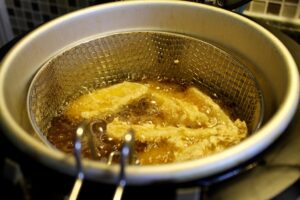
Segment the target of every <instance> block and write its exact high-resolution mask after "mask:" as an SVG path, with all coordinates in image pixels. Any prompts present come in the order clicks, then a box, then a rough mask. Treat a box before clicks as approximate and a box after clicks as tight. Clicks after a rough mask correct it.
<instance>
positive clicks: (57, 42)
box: [0, 1, 299, 184]
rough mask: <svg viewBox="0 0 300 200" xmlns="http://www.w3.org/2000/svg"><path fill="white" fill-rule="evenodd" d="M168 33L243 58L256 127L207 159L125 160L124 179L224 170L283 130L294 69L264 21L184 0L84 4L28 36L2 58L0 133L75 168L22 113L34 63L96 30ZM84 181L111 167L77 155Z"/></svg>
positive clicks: (292, 98) (109, 176)
mask: <svg viewBox="0 0 300 200" xmlns="http://www.w3.org/2000/svg"><path fill="white" fill-rule="evenodd" d="M130 31H159V32H170V33H176V34H181V35H186V36H189V37H193V38H198V39H201V40H204V41H207V42H209V43H211V44H214V45H216V46H218V47H220V48H222V49H224V50H225V51H227V52H229V53H230V54H232V55H235V56H236V57H238V58H239V59H240V60H241V61H242V62H245V63H248V65H247V66H248V67H249V70H250V71H251V72H252V73H253V75H254V76H255V77H256V79H257V82H258V85H259V86H260V89H261V92H262V95H263V97H264V119H263V122H262V125H261V128H260V129H259V130H257V131H256V132H255V133H254V134H252V135H251V136H250V137H249V138H247V139H246V140H244V141H243V142H241V143H240V144H238V145H236V146H234V147H231V148H229V149H227V150H225V151H223V152H221V153H217V154H215V155H212V156H208V157H207V158H203V159H198V160H193V161H187V162H182V163H173V164H166V165H157V166H129V167H128V168H127V169H126V178H127V182H128V183H129V184H148V183H152V182H159V181H173V182H184V181H189V180H194V179H199V178H204V177H207V176H211V175H213V174H216V173H219V172H222V171H225V170H227V169H229V168H232V167H234V166H236V165H238V164H240V163H243V162H245V161H247V160H248V159H250V158H252V157H254V156H255V155H257V154H258V153H260V152H261V151H262V150H264V149H265V148H266V147H268V146H269V145H270V144H272V142H273V141H274V140H275V139H276V138H277V137H278V136H279V135H280V134H281V133H282V132H283V130H284V129H285V128H286V127H287V125H288V123H289V122H290V120H291V118H292V117H293V115H294V112H295V110H296V108H297V106H298V99H299V73H298V71H297V66H296V64H295V62H294V60H293V58H292V56H291V55H290V53H289V52H288V50H287V49H286V48H285V46H284V45H283V44H282V43H281V42H280V41H279V40H278V39H277V38H276V37H275V36H274V35H272V34H271V33H270V32H268V31H267V30H265V29H264V28H263V27H261V26H259V25H258V24H256V23H254V22H252V21H251V20H249V19H246V18H244V17H243V16H240V15H238V14H235V13H232V12H229V11H225V10H222V9H219V8H215V7H211V6H206V5H201V4H196V3H190V2H167V1H166V2H164V1H162V2H161V1H160V2H154V1H153V2H152V1H151V2H150V1H147V2H125V3H124V2H123V3H112V4H105V5H99V6H94V7H90V8H86V9H83V10H80V11H76V12H74V13H70V14H67V15H65V16H62V17H60V18H57V19H55V20H53V21H51V22H49V23H47V24H45V25H43V26H41V27H39V28H38V29H36V30H35V31H33V32H32V33H30V34H28V35H27V36H26V37H25V38H24V39H22V40H21V41H20V42H19V43H18V44H17V45H15V47H14V48H13V49H12V50H11V51H10V52H9V53H8V54H7V56H6V57H5V58H4V60H3V62H2V66H1V73H0V98H1V101H0V108H1V123H2V126H3V129H4V132H5V134H6V135H7V136H8V137H9V138H10V139H11V140H12V141H13V142H14V143H15V144H16V146H18V147H19V148H20V149H21V150H23V151H26V152H27V153H28V154H30V155H32V156H33V157H35V158H36V159H37V160H39V161H41V162H43V163H45V164H47V165H49V166H51V167H53V168H55V169H57V170H60V171H63V172H65V173H69V174H75V172H76V170H75V161H74V158H73V156H72V155H67V154H64V153H63V152H60V151H56V150H53V149H51V148H49V147H47V146H46V145H45V144H44V143H42V142H41V141H39V138H38V137H36V134H35V132H34V130H33V129H32V126H31V124H30V122H29V119H28V115H27V112H26V96H27V92H28V88H29V85H30V82H31V80H32V78H33V76H34V75H35V73H36V72H37V71H38V69H39V68H40V67H41V66H42V65H43V64H44V63H46V62H47V61H48V60H50V59H51V58H52V57H53V56H55V55H57V54H59V53H60V52H63V51H65V50H66V49H70V48H72V47H74V46H76V45H78V44H81V43H83V42H87V41H90V40H92V39H95V38H97V37H101V36H103V35H111V34H116V33H120V32H130ZM83 166H84V172H85V175H86V177H87V178H88V179H91V180H96V181H100V182H107V183H115V181H116V180H117V178H118V171H119V166H118V165H112V166H107V165H106V164H105V163H100V162H97V161H92V160H87V159H84V161H83Z"/></svg>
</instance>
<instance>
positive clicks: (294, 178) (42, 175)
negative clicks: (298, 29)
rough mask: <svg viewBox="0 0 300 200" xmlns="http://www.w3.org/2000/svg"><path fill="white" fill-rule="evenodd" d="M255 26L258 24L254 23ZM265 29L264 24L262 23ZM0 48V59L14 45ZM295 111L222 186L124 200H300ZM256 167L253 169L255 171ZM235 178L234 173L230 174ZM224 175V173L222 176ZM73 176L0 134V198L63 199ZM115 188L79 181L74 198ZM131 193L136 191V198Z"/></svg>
mask: <svg viewBox="0 0 300 200" xmlns="http://www.w3.org/2000/svg"><path fill="white" fill-rule="evenodd" d="M259 23H260V22H259ZM262 25H263V26H265V25H264V24H262ZM266 28H268V29H269V30H270V31H271V32H273V33H274V34H275V35H276V36H277V37H278V38H279V39H280V40H281V41H282V42H283V43H284V44H285V45H286V46H287V47H288V49H289V50H290V52H291V53H292V55H293V56H294V58H295V60H296V62H297V64H298V66H300V45H298V44H297V43H296V42H294V41H293V40H291V39H290V38H289V37H287V36H286V35H284V34H282V33H280V32H279V31H277V30H274V29H271V28H269V27H266ZM18 40H19V38H16V39H14V40H13V41H11V42H10V43H8V44H7V45H6V46H4V47H2V48H0V59H1V58H2V57H3V56H4V55H5V53H6V52H7V51H8V50H9V49H10V48H11V46H13V44H14V43H15V42H17V41H18ZM299 130H300V108H299V107H298V110H297V113H296V115H295V117H294V118H293V120H292V122H291V124H290V125H289V127H288V128H287V130H286V131H285V132H284V134H282V135H281V137H280V138H279V139H277V140H276V141H275V142H274V144H273V145H272V146H271V147H269V148H268V149H267V150H266V151H264V152H263V153H262V154H261V155H259V156H258V157H257V158H256V159H255V161H254V162H253V163H252V164H251V165H248V168H244V169H243V170H242V172H240V171H238V172H239V173H238V175H235V176H233V177H231V178H228V179H227V178H225V179H226V180H224V181H221V182H220V181H219V180H220V178H218V179H217V180H218V181H217V183H213V184H212V181H211V180H209V181H208V182H205V181H203V180H201V181H198V182H197V181H196V183H195V182H193V183H186V184H182V185H175V184H158V185H151V186H150V187H145V186H143V187H142V186H141V187H133V188H131V187H128V188H126V189H125V194H124V199H132V198H137V197H138V196H137V195H141V198H143V199H154V198H156V199H177V200H181V199H193V200H195V199H211V200H217V199H218V200H222V199H231V200H237V199H239V200H240V199H243V200H248V199H249V200H250V199H251V200H252V199H256V200H260V199H276V200H277V199H299V198H300V189H299V188H300V179H299V177H300V156H299V152H300V137H299V136H298V133H299ZM254 166H255V167H254ZM232 174H235V171H233V172H232V173H231V174H230V173H229V175H232ZM225 175H228V174H225ZM74 180H75V177H71V176H68V175H65V174H61V173H60V172H57V171H54V170H52V169H50V168H48V167H46V166H44V165H42V164H40V163H37V161H35V160H34V159H33V158H31V157H29V156H28V155H26V154H24V153H23V152H21V151H19V150H18V149H17V148H16V147H14V145H13V144H12V143H11V142H10V141H9V140H8V139H7V138H6V137H5V135H4V134H3V133H2V132H1V133H0V188H1V190H0V191H1V193H0V199H25V200H27V199H65V198H66V196H67V195H68V194H69V193H70V191H71V189H72V187H73V183H74ZM114 190H115V186H113V185H105V184H99V183H94V182H90V181H84V184H83V188H82V190H81V192H80V196H79V199H85V198H86V197H89V198H91V197H93V198H97V199H98V198H100V199H112V197H113V194H114ZM136 191H139V193H137V192H136Z"/></svg>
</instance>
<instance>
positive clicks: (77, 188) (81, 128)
mask: <svg viewBox="0 0 300 200" xmlns="http://www.w3.org/2000/svg"><path fill="white" fill-rule="evenodd" d="M85 127H86V123H83V124H81V125H80V126H79V127H78V128H77V130H76V139H75V145H74V146H75V147H74V155H75V160H76V170H77V178H76V181H75V183H74V186H73V189H72V192H71V194H70V197H69V200H76V199H77V197H78V194H79V192H80V189H81V186H82V182H83V179H84V173H83V168H82V163H81V137H82V135H83V133H84V130H85Z"/></svg>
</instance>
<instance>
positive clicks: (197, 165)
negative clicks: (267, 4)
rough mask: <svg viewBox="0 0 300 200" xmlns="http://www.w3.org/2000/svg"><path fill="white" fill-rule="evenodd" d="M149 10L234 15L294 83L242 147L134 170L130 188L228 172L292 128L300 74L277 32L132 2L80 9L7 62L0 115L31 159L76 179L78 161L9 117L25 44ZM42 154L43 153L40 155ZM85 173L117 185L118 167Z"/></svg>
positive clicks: (94, 165)
mask: <svg viewBox="0 0 300 200" xmlns="http://www.w3.org/2000/svg"><path fill="white" fill-rule="evenodd" d="M144 5H159V6H183V7H186V8H187V9H188V8H189V7H193V8H195V7H197V8H199V9H204V10H209V11H211V12H219V13H222V14H223V15H227V16H230V17H231V18H232V19H234V20H238V21H240V22H241V23H244V24H247V25H248V26H251V27H253V28H255V29H256V30H257V31H259V32H260V33H261V34H262V35H264V37H266V38H268V39H269V40H272V41H273V43H274V45H275V46H276V47H277V48H278V49H280V53H281V55H282V58H283V59H284V60H285V63H286V64H287V66H288V74H289V83H288V89H287V91H286V94H285V97H284V100H283V101H282V102H283V103H282V104H281V105H280V106H279V108H278V110H277V111H276V113H275V114H274V115H273V116H272V117H271V118H270V119H269V120H268V122H266V123H265V124H264V125H263V126H262V127H261V128H260V129H259V130H258V131H257V132H256V133H255V134H253V135H252V136H251V137H249V138H247V139H246V140H244V141H243V142H241V143H240V144H238V145H235V146H233V147H230V148H228V149H226V150H224V151H222V152H220V153H216V154H214V155H211V156H208V157H206V158H202V159H198V160H192V161H185V162H180V163H171V164H164V165H159V166H129V167H128V168H127V169H126V176H127V179H128V183H131V184H147V183H151V182H156V181H170V180H171V181H175V182H182V181H189V180H193V179H197V178H203V177H207V176H210V175H213V174H216V173H219V172H222V171H225V170H227V169H229V168H232V167H233V166H236V165H238V164H241V163H243V162H245V161H247V160H249V159H251V158H252V157H253V156H254V155H257V154H258V153H260V152H261V151H262V150H264V149H265V148H266V147H268V146H269V145H270V144H271V143H272V142H273V141H274V140H275V139H276V138H278V137H279V135H280V134H281V133H282V132H283V131H284V129H285V128H286V127H287V126H288V124H289V122H290V120H291V119H292V117H293V115H294V113H295V111H296V108H297V107H298V101H299V91H300V90H299V72H298V70H297V65H296V63H295V61H294V59H293V57H292V56H291V54H290V53H289V51H288V50H287V48H286V47H285V46H284V44H282V43H281V41H279V39H277V38H276V37H275V36H274V35H273V34H272V33H270V32H269V31H267V30H266V29H265V28H263V27H262V26H260V25H258V24H257V23H255V22H253V21H251V20H249V19H247V18H245V17H243V16H241V15H238V14H236V13H233V12H229V11H225V10H222V9H220V8H216V7H212V6H207V5H203V4H199V3H193V2H182V1H175V2H170V1H168V2H167V1H145V2H143V1H132V2H115V3H108V4H103V5H97V6H92V7H89V8H85V9H81V10H78V11H75V12H72V13H69V14H66V15H64V16H61V17H59V18H57V19H54V20H52V21H50V22H48V23H46V24H44V25H42V26H40V27H39V28H37V29H36V30H34V31H33V32H31V33H29V34H28V35H27V36H25V37H24V38H23V39H22V40H21V41H20V42H18V43H17V44H16V45H15V46H14V47H13V48H12V49H11V50H10V51H9V53H8V54H7V55H6V56H5V58H4V59H3V60H2V67H1V69H0V99H1V101H0V110H1V122H2V125H3V127H4V129H5V131H4V132H5V133H6V135H7V136H8V137H9V138H10V139H11V140H12V141H13V142H14V143H15V144H16V145H17V146H18V147H19V148H21V150H23V151H26V152H27V153H28V154H30V155H32V156H34V157H36V158H37V159H38V160H40V161H41V162H43V163H45V164H47V165H50V166H52V167H53V168H55V169H58V170H60V171H63V172H67V173H71V174H75V172H76V171H75V168H76V167H75V160H74V158H73V156H72V155H66V154H64V153H62V152H60V151H55V150H52V149H49V148H48V147H47V146H46V145H44V144H42V143H41V142H39V141H38V140H36V139H35V138H33V137H32V136H30V135H29V134H28V133H27V132H26V131H25V130H24V129H22V127H21V126H19V125H18V123H17V122H16V121H15V120H14V117H13V116H12V115H11V114H10V113H9V110H8V109H7V107H6V102H5V99H4V97H3V96H4V94H5V90H6V89H5V88H4V86H5V83H4V79H5V74H6V72H7V71H8V69H9V66H10V65H11V64H10V63H11V62H12V60H13V59H14V56H15V55H16V54H18V52H20V51H21V49H22V48H23V47H24V46H25V44H27V43H30V41H32V40H34V38H35V36H37V35H39V34H41V33H43V32H44V31H46V30H48V29H50V28H51V27H53V26H54V25H55V24H57V23H65V21H68V20H70V19H71V18H73V17H79V16H81V15H88V13H90V12H107V11H110V10H111V11H113V10H114V9H122V8H125V7H126V6H136V8H138V7H139V6H144ZM37 149H38V151H37ZM83 165H84V168H85V169H84V171H85V173H86V176H87V177H88V178H89V179H93V180H98V181H99V180H101V181H102V182H112V181H111V179H113V180H117V178H118V170H119V167H118V166H117V165H113V166H109V167H108V166H107V165H105V164H103V163H100V162H97V161H91V160H87V159H84V161H83Z"/></svg>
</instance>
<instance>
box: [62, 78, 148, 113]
mask: <svg viewBox="0 0 300 200" xmlns="http://www.w3.org/2000/svg"><path fill="white" fill-rule="evenodd" d="M147 92H148V87H147V86H145V85H142V84H139V83H131V82H123V83H120V84H116V85H113V86H111V87H108V88H103V89H99V90H96V91H94V92H92V93H88V94H85V95H82V96H80V97H79V98H77V99H76V100H75V101H73V102H71V103H70V104H69V106H68V107H67V108H66V111H65V114H66V116H68V117H69V118H70V119H103V118H104V117H105V116H107V115H111V114H114V113H117V112H119V111H120V110H121V109H122V108H123V107H124V106H125V105H128V104H130V103H131V102H133V101H136V100H137V99H140V98H142V97H143V96H145V95H146V94H147Z"/></svg>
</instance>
